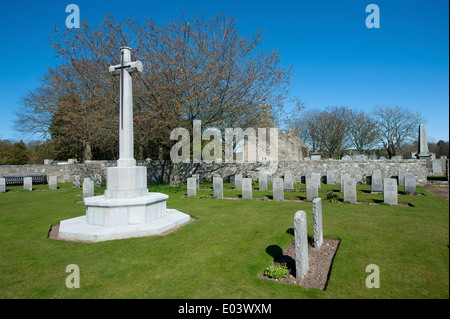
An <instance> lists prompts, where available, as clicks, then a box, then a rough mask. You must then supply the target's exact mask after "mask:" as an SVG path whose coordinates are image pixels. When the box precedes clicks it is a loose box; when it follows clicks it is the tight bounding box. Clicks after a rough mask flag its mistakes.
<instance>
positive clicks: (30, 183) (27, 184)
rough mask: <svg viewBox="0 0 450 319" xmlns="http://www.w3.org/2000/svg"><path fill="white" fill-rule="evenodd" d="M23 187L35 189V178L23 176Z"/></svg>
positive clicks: (30, 189)
mask: <svg viewBox="0 0 450 319" xmlns="http://www.w3.org/2000/svg"><path fill="white" fill-rule="evenodd" d="M23 189H26V190H29V191H32V190H33V178H32V177H24V178H23Z"/></svg>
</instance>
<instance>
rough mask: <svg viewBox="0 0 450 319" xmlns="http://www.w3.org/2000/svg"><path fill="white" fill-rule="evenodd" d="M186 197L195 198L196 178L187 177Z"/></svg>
mask: <svg viewBox="0 0 450 319" xmlns="http://www.w3.org/2000/svg"><path fill="white" fill-rule="evenodd" d="M187 196H188V197H191V196H197V178H196V177H189V178H188V179H187Z"/></svg>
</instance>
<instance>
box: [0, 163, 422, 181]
mask: <svg viewBox="0 0 450 319" xmlns="http://www.w3.org/2000/svg"><path fill="white" fill-rule="evenodd" d="M137 165H139V166H147V179H148V182H149V183H161V182H169V177H170V176H171V175H172V178H173V176H174V175H176V178H177V179H179V181H180V182H181V183H186V180H187V178H188V177H190V176H191V175H192V174H198V173H200V175H201V176H202V181H205V182H206V181H208V182H212V179H213V175H217V176H220V177H222V178H223V179H224V182H228V181H229V177H230V176H233V175H236V174H239V173H242V176H243V177H251V178H253V180H254V181H258V178H259V172H260V171H262V169H263V168H264V165H262V164H261V163H242V164H237V163H222V164H218V163H180V164H178V165H173V164H172V162H171V161H161V160H149V161H137ZM111 166H116V162H115V161H87V162H86V163H81V164H63V165H3V166H0V175H10V174H30V173H46V174H47V175H48V176H57V177H58V182H59V183H65V182H72V177H73V176H74V175H80V179H81V180H83V179H84V178H89V177H91V176H92V173H97V174H100V175H101V176H102V179H103V180H106V168H107V167H111ZM374 170H380V171H381V178H391V177H392V178H397V176H398V171H399V170H401V171H404V172H405V173H406V174H408V175H413V176H415V177H416V182H417V184H419V185H421V184H424V183H425V182H426V180H427V169H426V161H425V160H420V159H400V160H383V159H382V160H348V161H345V160H329V159H327V160H317V161H279V162H278V168H277V170H276V173H275V174H273V177H282V176H284V175H285V174H286V172H290V173H291V175H292V178H293V180H294V183H300V182H301V183H304V182H305V175H306V172H308V171H309V172H312V173H318V174H320V176H321V177H324V176H327V171H333V172H334V174H332V175H334V176H333V177H334V183H336V184H338V183H339V181H340V178H341V174H346V173H347V174H350V173H351V172H356V179H357V183H358V184H366V183H367V182H368V179H369V177H370V176H371V175H372V172H373V171H374ZM174 173H176V174H174ZM330 176H331V174H330ZM269 180H270V178H269Z"/></svg>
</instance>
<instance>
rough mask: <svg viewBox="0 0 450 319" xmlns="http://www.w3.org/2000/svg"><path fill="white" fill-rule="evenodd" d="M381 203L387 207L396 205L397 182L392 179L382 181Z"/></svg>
mask: <svg viewBox="0 0 450 319" xmlns="http://www.w3.org/2000/svg"><path fill="white" fill-rule="evenodd" d="M383 201H384V202H385V203H386V204H389V205H398V196H397V180H395V179H394V178H385V179H383Z"/></svg>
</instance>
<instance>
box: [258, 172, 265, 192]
mask: <svg viewBox="0 0 450 319" xmlns="http://www.w3.org/2000/svg"><path fill="white" fill-rule="evenodd" d="M259 190H260V191H266V190H267V175H265V174H261V175H259Z"/></svg>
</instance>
